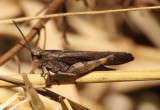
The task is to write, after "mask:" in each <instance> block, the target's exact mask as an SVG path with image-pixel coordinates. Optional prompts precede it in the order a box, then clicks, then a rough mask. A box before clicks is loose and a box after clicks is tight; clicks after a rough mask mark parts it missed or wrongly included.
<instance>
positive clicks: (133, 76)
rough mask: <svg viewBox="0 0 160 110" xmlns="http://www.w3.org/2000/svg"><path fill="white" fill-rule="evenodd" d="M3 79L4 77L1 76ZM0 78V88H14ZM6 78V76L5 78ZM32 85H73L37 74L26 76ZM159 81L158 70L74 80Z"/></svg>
mask: <svg viewBox="0 0 160 110" xmlns="http://www.w3.org/2000/svg"><path fill="white" fill-rule="evenodd" d="M2 77H4V76H2ZM2 77H1V76H0V79H1V81H0V87H4V86H5V87H6V86H15V85H14V84H11V83H9V82H5V81H4V80H2V79H3V78H2ZM7 77H8V76H7ZM28 77H29V79H30V81H31V83H32V84H33V85H45V84H46V83H47V84H48V83H49V84H51V85H57V82H55V79H57V80H58V81H59V83H60V84H74V78H73V77H66V76H65V77H64V76H63V75H51V76H50V77H49V78H47V79H45V78H43V77H41V75H39V74H29V75H28ZM8 78H9V79H12V78H13V79H14V80H15V79H17V80H22V78H21V75H12V76H9V77H8ZM149 80H160V70H137V71H94V72H91V73H89V74H87V75H85V76H83V77H81V78H78V79H77V80H76V83H106V82H120V81H149Z"/></svg>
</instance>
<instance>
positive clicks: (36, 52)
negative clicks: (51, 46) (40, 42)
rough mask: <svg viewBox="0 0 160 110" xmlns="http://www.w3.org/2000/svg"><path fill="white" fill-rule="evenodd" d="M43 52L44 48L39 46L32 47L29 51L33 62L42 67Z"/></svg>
mask: <svg viewBox="0 0 160 110" xmlns="http://www.w3.org/2000/svg"><path fill="white" fill-rule="evenodd" d="M43 54H44V50H43V49H41V48H39V47H36V48H34V49H32V52H31V56H32V59H33V62H34V63H35V64H36V66H37V67H39V68H40V67H42V65H43Z"/></svg>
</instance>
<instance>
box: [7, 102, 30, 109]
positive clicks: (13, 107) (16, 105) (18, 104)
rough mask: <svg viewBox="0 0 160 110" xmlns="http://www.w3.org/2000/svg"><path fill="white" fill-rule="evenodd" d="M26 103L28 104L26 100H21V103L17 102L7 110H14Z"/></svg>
mask: <svg viewBox="0 0 160 110" xmlns="http://www.w3.org/2000/svg"><path fill="white" fill-rule="evenodd" d="M26 102H28V100H26V99H25V100H22V101H20V102H18V103H17V104H15V105H14V106H12V107H10V108H9V109H8V110H16V108H18V107H19V106H20V105H22V104H24V103H26Z"/></svg>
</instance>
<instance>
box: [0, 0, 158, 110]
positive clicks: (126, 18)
mask: <svg viewBox="0 0 160 110" xmlns="http://www.w3.org/2000/svg"><path fill="white" fill-rule="evenodd" d="M50 3H51V0H0V19H1V20H4V19H10V18H18V17H27V16H35V15H36V14H37V13H39V12H40V10H41V9H43V8H45V7H47V6H48V5H49V4H50ZM158 5H160V1H159V0H66V1H65V3H64V4H63V5H62V7H60V9H59V10H58V11H57V13H64V12H79V11H97V10H111V9H122V8H134V7H143V6H158ZM44 12H45V11H43V12H42V13H41V14H40V15H43V13H44ZM159 13H160V10H152V11H147V10H146V11H134V12H120V13H113V14H112V13H110V14H99V15H78V16H70V17H65V18H64V17H60V18H54V19H50V20H49V21H48V22H47V23H46V24H45V27H46V31H47V41H46V49H52V50H53V49H61V50H85V51H86V50H87V51H116V52H119V51H125V52H130V53H132V54H133V56H134V57H135V60H134V61H132V62H129V63H127V64H123V65H116V66H112V68H115V69H117V70H152V69H159V68H160V14H159ZM37 21H38V20H34V21H28V22H23V23H19V24H18V25H19V27H20V28H21V30H22V32H23V33H24V35H26V34H27V33H28V32H29V31H30V30H31V29H32V27H33V26H34V25H35V23H36V22H37ZM65 35H66V39H65V38H64V37H65ZM20 39H22V37H21V35H20V33H19V32H18V30H17V28H16V27H15V25H13V24H0V56H2V55H4V54H5V53H6V52H7V51H8V50H9V49H10V48H12V47H13V46H14V45H15V44H16V42H18V41H19V40H20ZM36 39H37V37H35V38H34V40H32V41H31V43H30V44H31V45H32V47H34V44H35V42H36ZM43 41H44V30H43V29H42V30H41V37H40V41H39V43H38V46H39V47H41V48H42V47H43V44H44V42H43ZM17 56H18V58H19V59H20V62H21V72H22V73H29V72H30V71H31V69H32V61H31V56H30V53H29V51H28V50H27V49H23V50H21V51H20V52H18V54H17ZM40 72H41V71H39V70H36V71H35V73H36V74H38V73H40ZM0 74H2V75H17V74H18V66H17V63H16V61H15V60H14V59H11V60H10V61H8V62H7V63H5V64H4V65H2V66H1V67H0ZM159 84H160V81H135V82H114V83H94V84H93V83H91V84H78V86H77V87H76V86H75V85H60V86H52V87H51V88H49V89H50V90H52V91H54V92H56V93H59V94H61V95H63V96H65V97H67V98H69V99H71V100H73V101H75V102H77V103H80V104H82V105H84V106H86V107H88V108H90V109H91V110H159V109H160V86H159ZM19 91H21V93H23V90H22V89H20V88H18V87H17V88H0V103H3V102H5V101H6V100H7V99H8V98H10V97H11V96H12V95H14V94H15V93H17V92H19ZM22 95H23V94H22ZM41 98H42V100H43V102H44V104H45V107H46V109H47V110H59V109H60V104H58V103H56V102H53V101H51V100H49V99H47V98H45V97H43V96H41ZM19 100H21V99H17V100H16V101H15V102H14V103H12V104H10V106H13V105H14V104H15V103H17V102H18V101H19ZM22 109H23V110H30V109H31V108H30V105H29V103H28V102H27V103H24V104H22V105H21V106H19V107H18V108H17V109H16V110H22Z"/></svg>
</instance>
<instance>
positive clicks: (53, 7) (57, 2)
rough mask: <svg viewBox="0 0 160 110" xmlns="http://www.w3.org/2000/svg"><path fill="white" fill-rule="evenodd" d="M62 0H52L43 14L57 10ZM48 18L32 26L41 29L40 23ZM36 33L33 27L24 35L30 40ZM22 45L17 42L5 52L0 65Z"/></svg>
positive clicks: (22, 41) (0, 59)
mask: <svg viewBox="0 0 160 110" xmlns="http://www.w3.org/2000/svg"><path fill="white" fill-rule="evenodd" d="M63 2H64V0H54V1H53V2H52V3H51V4H50V7H49V8H48V10H47V11H46V13H45V14H51V13H53V12H55V11H56V10H57V8H58V7H59V6H60V5H61V4H62V3H63ZM48 20H49V18H47V19H42V20H40V21H39V22H38V23H37V24H36V25H35V27H34V28H37V29H39V30H40V29H41V28H42V27H43V25H42V23H41V22H43V23H44V24H45V23H46V22H47V21H48ZM36 34H37V31H36V30H35V29H32V30H31V31H30V32H29V33H28V34H27V36H26V39H27V40H28V41H31V40H32V39H33V38H34V36H35V35H36ZM20 43H22V44H23V45H25V44H26V42H25V41H24V39H22V40H21V41H20ZM22 48H23V47H22V46H20V45H19V44H17V45H15V46H14V47H13V48H12V49H10V50H9V51H8V52H7V53H6V54H4V55H3V56H2V57H1V58H0V66H1V65H3V64H4V63H5V62H7V61H8V60H10V59H11V58H12V57H13V56H14V55H15V54H16V53H17V52H18V51H20V50H21V49H22Z"/></svg>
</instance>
